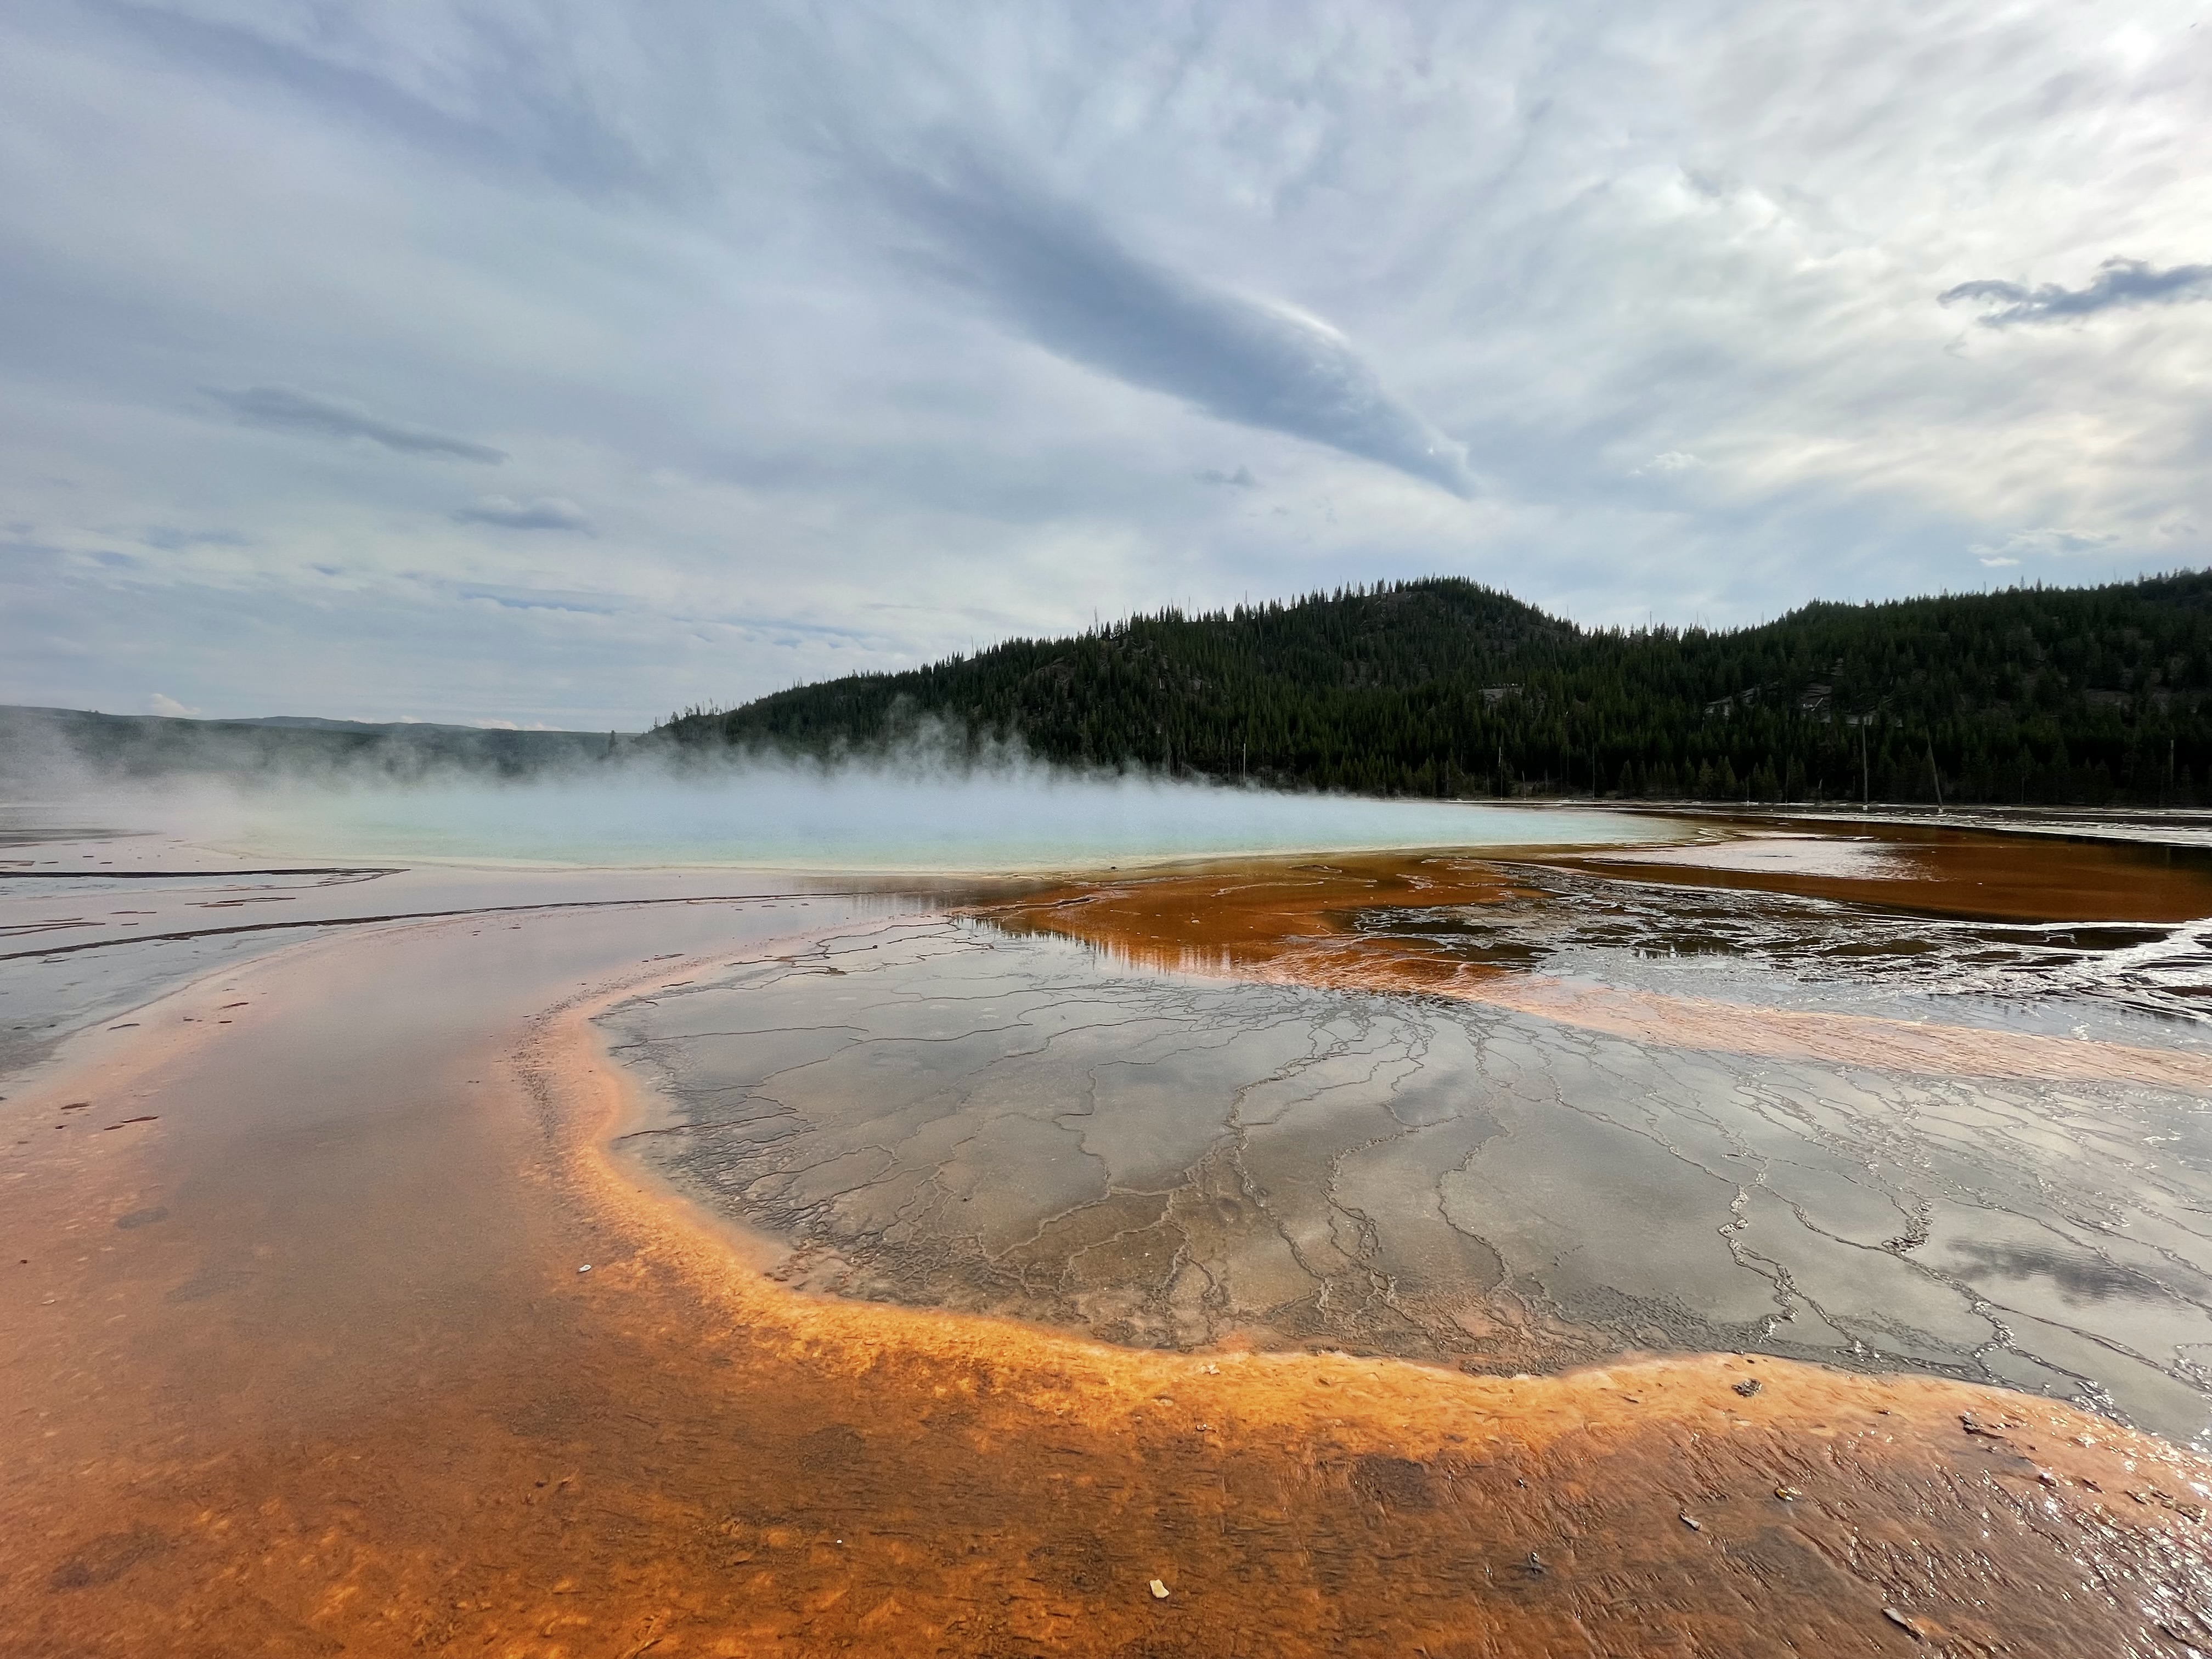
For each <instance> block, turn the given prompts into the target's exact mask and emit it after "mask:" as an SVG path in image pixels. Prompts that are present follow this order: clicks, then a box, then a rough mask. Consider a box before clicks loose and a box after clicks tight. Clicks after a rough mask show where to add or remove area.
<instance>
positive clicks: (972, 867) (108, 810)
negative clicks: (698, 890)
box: [0, 709, 1621, 873]
mask: <svg viewBox="0 0 2212 1659" xmlns="http://www.w3.org/2000/svg"><path fill="white" fill-rule="evenodd" d="M72 722H74V724H72ZM88 722H90V723H91V724H90V725H88ZM126 725H136V726H138V727H139V728H140V729H144V728H154V738H153V739H152V740H153V741H155V742H157V743H158V744H159V745H160V747H159V748H158V750H146V749H143V748H140V749H130V748H121V749H118V747H116V746H115V744H116V740H117V739H116V733H117V731H118V726H126ZM88 732H90V733H91V735H90V737H88V735H87V734H88ZM103 734H105V735H103ZM125 736H126V738H127V733H126V734H125ZM0 739H4V741H0V783H4V784H5V785H6V786H7V787H8V794H9V798H10V799H14V800H15V801H17V802H19V803H21V802H32V803H37V804H38V811H39V812H40V813H42V814H43V815H44V816H45V817H46V820H47V821H48V822H51V823H64V824H73V825H81V824H84V823H101V824H104V825H106V826H107V827H109V828H112V829H147V830H161V831H167V832H169V833H173V834H180V835H183V836H186V837H187V838H190V839H196V840H202V841H209V842H216V843H219V844H221V845H222V846H225V847H227V848H232V849H235V850H240V851H250V852H252V854H256V855H260V854H268V855H271V856H280V857H301V858H311V859H315V860H325V859H343V860H362V861H374V862H383V863H405V862H412V861H416V860H422V859H445V860H463V861H474V860H499V861H501V862H503V863H505V862H513V861H524V862H529V861H542V862H545V863H557V864H567V865H582V866H640V865H666V864H689V865H721V866H740V867H750V868H758V869H784V870H808V869H812V870H823V871H828V870H842V871H882V872H921V871H933V872H974V873H986V872H1013V871H1021V870H1045V869H1066V870H1073V869H1083V868H1097V867H1098V866H1121V867H1125V868H1126V867H1128V866H1134V865H1139V864H1143V863H1146V862H1153V861H1158V860H1168V859H1178V858H1207V857H1226V856H1230V855H1234V854H1269V853H1288V852H1325V851H1338V852H1341V851H1346V850H1352V849H1357V848H1394V847H1395V848H1408V847H1479V846H1483V845H1502V844H1520V843H1525V842H1528V841H1529V840H1530V839H1531V838H1532V837H1533V838H1536V839H1541V840H1545V841H1559V842H1610V841H1618V840H1619V839H1620V835H1621V829H1620V822H1619V820H1617V819H1616V818H1613V817H1610V816H1608V815H1604V814H1600V813H1595V812H1576V811H1558V812H1545V813H1537V814H1531V813H1528V812H1523V811H1510V810H1507V809H1503V808H1497V807H1486V806H1468V805H1455V804H1446V803H1438V802H1421V801H1379V800H1370V799H1357V798H1352V797H1346V796H1330V795H1302V794H1287V793H1274V792H1271V791H1267V790H1263V789H1258V788H1247V787H1234V786H1228V785H1209V784H1202V783H1193V782H1181V781H1167V780H1164V779H1161V778H1158V777H1155V776H1152V775H1146V774H1141V773H1133V772H1132V773H1117V772H1114V771H1111V770H1103V769H1101V770H1092V771H1083V772H1078V771H1072V770H1068V769H1059V768H1054V767H1050V766H1048V765H1045V764H1043V763H1039V762H1037V761H1035V760H1034V759H1032V758H1031V757H1029V756H1028V755H1027V754H1026V753H1025V752H1024V751H1023V750H1021V749H1019V748H1018V747H1013V746H1006V745H999V744H973V743H969V742H968V741H967V740H966V739H965V738H963V736H962V735H961V734H959V733H957V732H951V731H948V730H946V729H945V728H942V727H930V726H922V727H921V728H920V729H918V730H917V731H915V732H914V734H913V735H912V736H911V737H910V738H908V739H907V740H905V741H902V742H901V743H899V744H892V745H887V746H885V747H884V748H882V749H880V750H873V751H870V752H866V753H855V754H853V755H849V756H848V757H844V758H843V759H842V760H841V761H839V762H837V763H821V762H817V761H811V760H799V759H791V758H784V757H775V756H769V755H746V754H744V753H742V752H736V751H725V750H714V751H711V752H710V753H708V755H706V756H704V757H701V756H699V755H696V754H694V753H690V752H688V751H685V750H670V749H667V748H664V747H662V746H660V745H659V744H657V743H647V742H646V741H644V740H640V739H634V738H633V739H629V740H617V741H614V742H610V740H609V739H608V738H606V737H605V736H594V735H592V734H588V733H582V732H468V733H462V734H459V735H458V736H457V735H456V734H455V733H454V732H453V730H452V729H451V728H434V729H432V730H430V731H428V732H407V733H403V734H399V735H397V736H393V737H391V738H387V739H385V740H380V741H374V742H369V741H363V740H362V738H360V736H359V735H358V734H354V735H349V734H346V733H343V732H331V731H328V730H321V731H318V730H312V729H307V730H303V729H301V728H297V727H293V728H270V727H266V726H263V727H245V728H238V727H225V726H221V725H220V724H219V723H215V722H208V723H196V722H189V721H178V720H145V721H141V722H135V723H134V722H115V721H106V722H102V721H100V720H98V717H91V716H82V715H76V716H72V715H70V714H66V713H62V712H58V711H57V712H43V711H33V710H25V709H0ZM101 744H106V747H105V748H104V749H103V748H101V747H100V745H101ZM517 756H524V757H528V756H536V757H538V758H537V759H536V760H533V761H531V762H530V763H529V764H528V765H526V767H523V768H520V769H504V770H503V769H502V765H501V762H502V758H504V759H505V760H507V761H512V760H513V758H514V757H517ZM11 772H12V773H13V774H14V775H13V776H7V775H5V774H9V773H11Z"/></svg>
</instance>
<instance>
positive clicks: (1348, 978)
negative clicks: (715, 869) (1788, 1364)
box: [611, 831, 2212, 1442]
mask: <svg viewBox="0 0 2212 1659" xmlns="http://www.w3.org/2000/svg"><path fill="white" fill-rule="evenodd" d="M1991 843H1994V844H1991ZM1662 860H1663V861H1662ZM1622 870H1626V871H1628V872H1632V878H1628V879H1624V878H1622V877H1621V876H1620V874H1618V873H1616V872H1620V871H1622ZM1717 878H1724V879H1726V880H1727V881H1728V882H1729V883H1730V884H1717ZM1739 878H1749V881H1750V883H1751V884H1747V885H1742V886H1738V885H1734V884H1733V883H1734V882H1735V881H1736V880H1737V879H1739ZM1792 886H1801V887H1806V888H1809V889H1811V890H1810V891H1806V892H1791V891H1790V890H1788V889H1789V888H1790V887H1792ZM1961 913H1964V914H1961ZM2116 915H2117V916H2119V917H2124V918H2126V920H2124V921H2118V920H2110V919H2108V920H2105V921H2092V920H2091V918H2096V917H2106V918H2112V917H2114V916H2116ZM2200 915H2212V872H2208V868H2207V866H2204V865H2203V864H2201V863H2197V862H2192V861H2191V860H2189V859H2186V858H2184V859H2183V860H2180V861H2179V862H2178V863H2177V862H2176V861H2174V860H2172V859H2169V858H2167V857H2166V856H2165V855H2163V854H2155V853H2148V852H2145V851H2143V850H2142V849H2136V848H2100V847H2088V848H2077V847H2074V846H2070V845H2069V844H2066V843H2063V842H2013V841H2003V842H1998V841H1996V838H1994V837H1972V836H1942V837H1936V836H1928V835H1925V834H1920V833H1916V832H1911V831H1906V832H1904V833H1902V834H1901V835H1897V836H1893V837H1892V838H1890V839H1889V840H1887V841H1886V842H1834V841H1831V840H1820V841H1815V842H1807V841H1805V840H1802V839H1794V840H1793V839H1789V838H1785V837H1770V838H1762V839H1759V840H1755V841H1732V842H1725V843H1717V844H1714V845H1711V846H1709V847H1705V848H1693V849H1690V850H1688V851H1686V852H1676V853H1656V852H1655V853H1629V854H1614V855H1585V856H1581V857H1577V858H1574V859H1572V860H1563V859H1546V860H1534V859H1513V860H1503V861H1484V862H1481V863H1476V862H1473V861H1470V860H1418V861H1411V862H1408V861H1406V860H1372V861H1368V862H1366V863H1364V864H1363V863H1358V862H1352V863H1337V864H1331V865H1304V866H1279V867H1275V868H1272V869H1261V870H1253V869H1249V868H1248V869H1243V870H1239V871H1236V872H1199V873H1196V874H1190V875H1184V876H1179V877H1173V878H1166V879H1153V880H1144V881H1133V882H1124V883H1118V884H1115V885H1114V886H1111V887H1107V888H1099V887H1090V888H1077V889H1072V890H1063V891H1060V892H1057V893H1049V894H1046V895H1042V896H1035V897H1030V898H1027V899H1024V900H1022V901H1020V902H1018V903H1016V904H1014V905H1012V906H999V907H994V908H989V909H987V910H985V911H983V912H981V913H980V914H978V915H970V916H969V917H966V918H960V919H939V918H927V919H918V920H916V921H911V922H908V923H903V924H901V925H899V926H897V927H893V928H890V929H889V930H884V929H879V928H874V927H871V928H869V929H867V930H864V931H861V932H857V933H854V934H853V935H851V936H849V937H843V938H838V937H833V938H830V939H825V940H823V941H822V942H821V943H820V944H818V945H815V946H813V947H811V948H810V949H809V950H808V951H805V952H803V953H799V954H798V955H795V956H794V957H792V958H791V959H790V960H788V961H782V962H774V963H763V964H759V965H750V966H747V967H746V968H744V969H741V970H735V971H732V972H728V973H725V974H722V975H715V976H712V977H708V978H705V979H702V980H701V981H697V982H695V983H693V984H690V985H686V986H684V987H677V988H675V989H673V990H671V991H668V992H665V993H663V994H658V995H656V996H655V997H653V999H651V1000H647V1001H641V1002H640V1003H637V1004H635V1005H632V1006H629V1007H628V1008H625V1009H623V1011H621V1012H619V1013H617V1015H615V1016H614V1017H613V1018H612V1020H611V1025H612V1028H613V1030H615V1032H616V1033H617V1043H618V1048H617V1052H618V1053H619V1054H623V1056H624V1057H626V1058H628V1059H630V1060H633V1061H634V1062H635V1063H637V1064H640V1065H641V1066H644V1067H646V1068H647V1071H648V1073H649V1074H650V1075H651V1076H652V1078H653V1080H654V1082H655V1085H656V1092H657V1093H658V1094H659V1097H661V1098H662V1099H664V1100H665V1102H667V1103H668V1109H667V1112H666V1115H665V1116H664V1117H663V1118H661V1119H659V1120H658V1121H654V1122H653V1123H652V1124H650V1125H648V1126H647V1127H645V1128H643V1129H641V1131H640V1132H638V1133H635V1134H634V1135H633V1136H632V1137H631V1138H630V1139H627V1140H626V1141H625V1142H624V1143H623V1146H624V1148H625V1149H626V1150H628V1151H630V1152H634V1153H635V1155H637V1156H639V1157H641V1158H644V1159H646V1160H647V1161H648V1162H650V1163H651V1164H652V1165H653V1167H654V1168H655V1169H656V1170H660V1171H661V1172H663V1173H664V1174H665V1176H668V1177H669V1178H670V1179H671V1180H673V1181H674V1182H677V1183H678V1184H679V1185H680V1186H681V1187H682V1188H684V1190H686V1191H689V1192H692V1193H695V1194H700V1195H702V1196H703V1197H704V1198H705V1199H706V1200H708V1201H709V1202H711V1203H712V1204H714V1206H717V1207H718V1208H719V1209H720V1211H721V1212H724V1213H726V1214H727V1215H729V1216H731V1217H732V1218H736V1219H737V1220H738V1221H740V1222H742V1223H744V1225H748V1226H750V1227H752V1228H755V1229H757V1230H759V1231H762V1232H763V1233H765V1234H767V1235H769V1236H770V1237H772V1238H774V1239H775V1240H776V1241H779V1242H780V1243H783V1244H785V1245H787V1247H789V1249H790V1250H791V1255H790V1256H789V1258H788V1260H787V1261H785V1262H784V1263H783V1264H782V1266H781V1267H779V1268H778V1269H777V1271H778V1273H779V1274H780V1275H781V1276H782V1277H783V1278H785V1279H787V1280H788V1282H791V1283H793V1284H794V1285H802V1286H805V1287H807V1288H810V1289H814V1290H820V1291H834V1292H836V1293H838V1294H841V1295H845V1296H857V1297H870V1298H876V1299H883V1300H890V1301H897V1302H902V1303H908V1304H917V1305H928V1306H944V1307H956V1308H963V1309H968V1310H977V1311H984V1312H990V1313H996V1314H1005V1315H1013V1316H1020V1317H1024V1318H1028V1319H1033V1320H1037V1321H1041V1322H1046V1323H1049V1324H1053V1325H1058V1326H1061V1327H1065V1328H1072V1329H1076V1330H1080V1331H1083V1332H1085V1333H1086V1334H1091V1335H1093V1336H1097V1337H1099V1338H1103V1339H1104V1340H1110V1341H1115V1342H1120V1343H1126V1344H1133V1345H1138V1346H1162V1347H1174V1348H1192V1349H1197V1348H1212V1347H1216V1346H1260V1347H1285V1346H1303V1347H1341V1348H1346V1349H1349V1350H1352V1351H1353V1352H1372V1353H1387V1354H1396V1355H1402V1356H1407V1357H1412V1358H1423V1359H1430V1360H1443V1361H1446V1362H1449V1363H1451V1364H1456V1365H1459V1366H1461V1367H1462V1368H1464V1369H1467V1370H1482V1371H1490V1372H1504V1373H1510V1372H1513V1371H1518V1370H1558V1369H1560V1368H1562V1367H1564V1366H1567V1365H1571V1364H1584V1363H1590V1362H1592V1361H1595V1360H1599V1359H1604V1358H1612V1357H1615V1356H1619V1355H1621V1354H1625V1353H1633V1352H1682V1351H1692V1352H1695V1351H1706V1350H1730V1351H1738V1350H1740V1351H1745V1352H1765V1353H1771V1354H1775V1355H1780V1356H1790V1357H1794V1358H1802V1359H1810V1360H1817V1361H1820V1362H1821V1363H1825V1364H1836V1365H1841V1366H1846V1367H1850V1368H1853V1369H1861V1370H1890V1369H1896V1368H1901V1367H1902V1368H1913V1369H1918V1370H1928V1371H1931V1372H1935V1373H1938V1374H1942V1375H1946V1376H1959V1377H1965V1378H1972V1379H1974V1380H1978V1381H1984V1382H1989V1383H2001V1384H2003V1385H2006V1386H2010V1387H2014V1388H2019V1389H2028V1390H2033V1391H2034V1392H2037V1393H2040V1394H2045V1395H2051V1396H2053V1397H2057V1398H2064V1399H2069V1400H2072V1401H2076V1402H2078V1403H2081V1404H2082V1405H2084V1406H2087V1407H2090V1408H2093V1409H2096V1410H2099V1411H2102V1412H2105V1413H2108V1414H2110V1415H2112V1416H2114V1417H2116V1418H2118V1419H2121V1420H2124V1421H2130V1422H2134V1423H2137V1424H2140V1425H2144V1426H2148V1427H2150V1428H2153V1429H2155V1430H2156V1431H2159V1432H2160V1433H2163V1434H2166V1435H2168V1436H2171V1437H2176V1438H2179V1439H2181V1440H2184V1441H2189V1442H2195V1441H2197V1440H2200V1439H2201V1438H2202V1437H2203V1436H2204V1434H2205V1432H2206V1431H2207V1428H2208V1425H2212V1369H2208V1364H2212V1227H2208V1225H2207V1224H2206V1222H2205V1219H2204V1218H2205V1216H2206V1215H2207V1214H2208V1213H2212V1116H2208V1113H2207V1110H2206V1089H2207V1085H2212V1047H2208V1045H2207V1044H2206V1043H2205V1042H2204V1031H2203V1024H2202V1022H2201V1020H2200V1019H2199V1018H2198V1017H2197V1013H2196V1006H2197V1002H2196V1000H2197V998H2198V997H2199V996H2201V995H2202V994H2203V991H2204V990H2205V989H2206V988H2207V987H2208V986H2212V972H2208V968H2209V967H2212V961H2208V957H2207V955H2206V952H2205V948H2204V942H2203V925H2202V924H2200V923H2196V922H2193V921H2189V920H2186V918H2191V917H2194V916H2200ZM1193 969H1206V971H1205V972H1196V971H1193ZM1368 987H1382V988H1379V989H1377V988H1368ZM1439 993H1444V994H1439ZM1692 993H1694V1000H1692V997H1691V996H1690V995H1689V994H1692ZM1624 1009H1625V1010H1626V1013H1627V1015H1628V1016H1630V1018H1629V1019H1628V1020H1626V1021H1624V1019H1622V1018H1616V1017H1614V1016H1615V1015H1616V1014H1618V1013H1619V1012H1620V1011H1621V1010H1624Z"/></svg>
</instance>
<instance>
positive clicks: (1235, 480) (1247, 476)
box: [1198, 466, 1259, 489]
mask: <svg viewBox="0 0 2212 1659" xmlns="http://www.w3.org/2000/svg"><path fill="white" fill-rule="evenodd" d="M1198 481H1199V483H1202V484H1216V485H1219V486H1222V487H1224V488H1225V489H1257V488H1258V487H1259V481H1258V480H1257V479H1255V478H1254V477H1253V476H1252V469H1251V468H1250V467H1249V466H1240V467H1238V468H1237V470H1236V471H1234V472H1224V471H1221V469H1220V468H1218V467H1212V466H1210V467H1208V468H1206V471H1203V472H1201V473H1200V474H1199V475H1198Z"/></svg>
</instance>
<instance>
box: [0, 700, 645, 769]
mask: <svg viewBox="0 0 2212 1659" xmlns="http://www.w3.org/2000/svg"><path fill="white" fill-rule="evenodd" d="M634 741H635V739H634V738H624V737H621V736H618V735H617V734H616V733H614V732H507V731H497V730H492V729H489V728H487V727H483V726H431V725H427V724H423V725H416V724H411V723H406V722H399V723H394V724H391V725H370V724H368V723H367V722H364V721H360V720H319V719H316V718H314V717H313V716H311V715H298V714H276V715H270V716H268V717H265V718H263V719H258V720H173V719H169V718H167V717H166V716H161V715H154V714H93V713H91V712H89V711H88V710H85V709H81V708H22V707H16V706H0V777H8V776H15V777H27V776H38V775H47V774H51V773H52V771H53V770H54V769H55V768H56V767H57V766H62V767H70V768H75V769H80V770H82V771H84V772H88V773H89V774H91V775H94V776H98V777H106V778H156V777H168V776H175V775H183V774H195V773H234V774H257V775H259V774H270V773H278V772H283V773H292V774H297V775H309V776H313V775H338V774H341V773H343V774H344V775H349V776H354V775H358V776H368V777H376V778H384V779H393V780H412V779H418V778H422V777H426V776H428V775H434V774H437V773H441V772H465V773H473V774H480V775H494V776H506V777H513V776H520V775H524V774H526V773H532V772H538V771H543V770H544V769H548V768H552V767H566V766H579V765H586V764H590V763H597V762H599V761H601V760H604V759H605V758H607V757H609V756H611V755H613V754H617V753H620V752H623V751H624V750H627V748H628V747H629V744H632V743H633V742H634Z"/></svg>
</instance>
